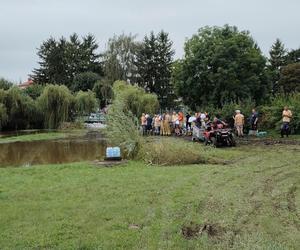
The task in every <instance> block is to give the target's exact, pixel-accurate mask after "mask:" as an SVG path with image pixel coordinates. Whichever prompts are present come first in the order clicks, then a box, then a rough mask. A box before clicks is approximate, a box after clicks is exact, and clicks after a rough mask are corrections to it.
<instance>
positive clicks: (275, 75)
mask: <svg viewBox="0 0 300 250" xmlns="http://www.w3.org/2000/svg"><path fill="white" fill-rule="evenodd" d="M269 53H270V58H269V65H268V69H269V73H270V80H271V83H272V93H273V94H277V93H278V92H279V85H278V81H279V78H280V70H281V68H282V67H283V66H285V65H286V56H287V50H286V49H285V48H284V44H283V43H282V42H281V41H280V40H279V39H276V41H275V43H274V44H273V45H272V47H271V50H270V52H269Z"/></svg>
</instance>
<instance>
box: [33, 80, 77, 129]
mask: <svg viewBox="0 0 300 250" xmlns="http://www.w3.org/2000/svg"><path fill="white" fill-rule="evenodd" d="M73 102H74V97H73V96H72V94H71V92H70V90H69V89H68V88H67V87H66V86H64V85H60V86H59V85H51V84H50V85H47V86H46V87H45V89H44V91H43V93H42V95H41V96H40V97H39V98H38V103H39V106H40V109H41V111H42V112H43V114H44V126H45V128H49V129H55V128H58V127H59V125H60V124H61V123H62V122H65V121H68V119H69V116H70V112H69V110H70V108H71V105H72V103H73Z"/></svg>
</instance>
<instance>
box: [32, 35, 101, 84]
mask: <svg viewBox="0 0 300 250" xmlns="http://www.w3.org/2000/svg"><path fill="white" fill-rule="evenodd" d="M97 49H98V44H97V42H96V40H95V38H94V36H93V35H87V36H85V37H83V38H82V40H80V39H79V38H78V35H77V34H73V35H71V36H70V38H69V41H68V40H67V39H66V38H64V37H62V38H60V39H58V40H55V39H54V38H52V37H51V38H49V39H48V40H46V41H44V42H43V43H42V45H41V46H40V48H39V50H38V53H37V54H38V56H39V58H40V61H39V68H36V69H34V70H33V74H32V78H33V80H34V82H35V83H38V84H43V83H56V84H64V85H66V86H68V87H71V86H72V83H73V79H74V77H75V76H76V75H77V74H80V73H83V72H87V71H90V72H94V73H97V74H102V67H101V63H100V55H99V54H98V53H97Z"/></svg>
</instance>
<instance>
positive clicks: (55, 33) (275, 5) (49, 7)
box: [0, 0, 300, 82]
mask: <svg viewBox="0 0 300 250" xmlns="http://www.w3.org/2000/svg"><path fill="white" fill-rule="evenodd" d="M299 10H300V1H299V0H285V1H282V0H281V1H279V0H247V1H246V0H147V1H146V0H127V1H126V0H106V1H104V0H98V1H97V0H51V1H50V0H0V13H1V14H0V77H4V78H6V79H9V80H11V81H15V82H20V81H24V80H26V79H27V77H28V74H30V73H31V72H32V70H33V69H34V68H35V67H38V63H37V62H38V60H39V58H38V56H37V54H36V53H37V48H38V47H39V46H40V45H41V43H42V42H43V41H44V40H46V39H48V38H49V37H51V36H52V37H55V38H59V37H61V36H65V37H68V36H69V35H71V34H72V33H74V32H76V33H78V34H79V35H80V36H84V35H87V34H89V33H91V34H93V35H94V36H95V37H96V39H97V41H98V43H99V46H100V47H99V51H103V50H104V49H105V46H106V43H107V40H108V39H109V38H110V37H112V36H113V35H114V34H116V35H118V34H121V33H123V32H124V33H125V34H129V33H132V34H137V35H138V37H137V38H138V40H142V39H143V37H144V35H146V34H149V33H150V31H154V32H159V31H160V30H164V31H166V32H168V33H169V35H170V38H171V39H172V41H173V42H174V49H175V51H176V55H175V57H176V58H180V57H182V56H183V47H184V42H185V41H186V39H188V38H190V37H191V36H192V35H193V34H195V33H196V32H197V30H198V29H199V28H201V27H203V26H207V25H208V26H214V25H216V26H223V25H225V24H229V25H235V26H237V27H238V28H239V30H249V31H250V33H251V35H252V37H253V38H254V40H255V41H256V42H257V43H258V45H259V47H260V48H261V50H262V51H263V53H264V54H265V55H267V54H268V51H269V49H270V47H271V45H272V44H273V43H274V41H275V39H276V38H279V39H281V40H282V41H283V43H284V44H285V46H286V47H287V48H288V49H296V48H299V47H300V32H299V26H300V15H299Z"/></svg>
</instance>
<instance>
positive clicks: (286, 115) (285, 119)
mask: <svg viewBox="0 0 300 250" xmlns="http://www.w3.org/2000/svg"><path fill="white" fill-rule="evenodd" d="M292 117H293V114H292V111H291V110H289V108H288V107H287V106H285V107H284V109H283V111H282V126H281V138H283V136H284V134H285V135H286V137H289V133H290V122H291V119H292Z"/></svg>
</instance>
